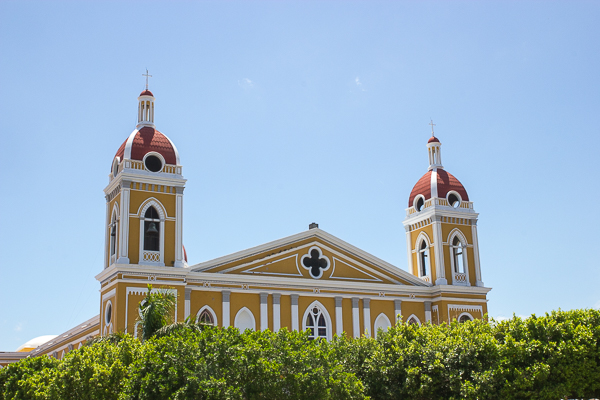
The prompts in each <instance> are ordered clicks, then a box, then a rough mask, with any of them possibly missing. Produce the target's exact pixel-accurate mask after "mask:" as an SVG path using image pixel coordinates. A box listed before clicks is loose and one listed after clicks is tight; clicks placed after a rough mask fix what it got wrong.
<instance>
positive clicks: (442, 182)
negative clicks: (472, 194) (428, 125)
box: [408, 138, 469, 207]
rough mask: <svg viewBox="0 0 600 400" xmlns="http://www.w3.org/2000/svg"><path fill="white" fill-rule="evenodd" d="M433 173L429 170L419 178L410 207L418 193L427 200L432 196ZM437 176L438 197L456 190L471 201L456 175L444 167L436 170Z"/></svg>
mask: <svg viewBox="0 0 600 400" xmlns="http://www.w3.org/2000/svg"><path fill="white" fill-rule="evenodd" d="M432 139H434V138H432ZM430 140H431V139H430ZM433 173H434V172H433V171H427V172H426V173H425V175H423V176H422V177H421V179H419V181H418V182H417V184H416V185H415V187H413V190H412V191H411V192H410V197H409V198H408V206H409V207H412V206H413V201H414V199H415V197H417V195H419V194H422V195H423V196H425V200H428V199H430V198H431V185H432V183H431V174H433ZM436 176H437V179H436V181H435V182H434V183H435V184H436V185H437V192H438V197H441V198H445V197H446V195H447V194H448V192H450V191H452V190H454V191H455V192H457V193H458V194H460V197H461V198H462V200H463V201H469V195H468V194H467V190H466V189H465V187H464V186H463V185H462V183H460V181H459V180H458V179H456V178H455V177H454V175H452V174H451V173H449V172H446V171H445V170H443V169H438V170H437V171H436Z"/></svg>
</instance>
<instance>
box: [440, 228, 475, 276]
mask: <svg viewBox="0 0 600 400" xmlns="http://www.w3.org/2000/svg"><path fill="white" fill-rule="evenodd" d="M455 228H457V229H458V230H460V231H461V233H462V234H463V235H464V237H465V238H466V239H467V244H469V245H472V244H473V232H472V229H471V226H470V225H458V224H450V223H443V224H442V237H443V239H444V242H448V239H449V235H450V233H451V232H452V231H453V230H454V229H455ZM451 244H452V243H448V244H447V245H445V246H444V267H445V270H446V279H448V284H450V285H451V284H452V272H453V271H452V251H451V250H452V248H451V247H450V245H451ZM466 252H467V264H468V265H467V267H468V271H469V282H470V284H471V286H475V285H476V284H477V278H476V276H475V252H474V248H473V247H467V248H466Z"/></svg>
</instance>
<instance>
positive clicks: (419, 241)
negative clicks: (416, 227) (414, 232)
mask: <svg viewBox="0 0 600 400" xmlns="http://www.w3.org/2000/svg"><path fill="white" fill-rule="evenodd" d="M423 242H425V245H426V248H425V250H423V251H426V252H427V257H429V271H427V274H425V275H423V259H422V257H421V253H422V251H421V244H422V243H423ZM416 244H417V245H416V248H415V252H416V253H417V272H418V275H417V276H418V277H419V278H421V279H423V280H424V281H425V282H430V283H431V282H432V277H431V274H432V272H431V270H432V269H433V262H432V261H431V242H430V241H429V238H428V237H427V235H426V234H425V233H424V232H421V233H420V234H419V236H418V237H417V241H416Z"/></svg>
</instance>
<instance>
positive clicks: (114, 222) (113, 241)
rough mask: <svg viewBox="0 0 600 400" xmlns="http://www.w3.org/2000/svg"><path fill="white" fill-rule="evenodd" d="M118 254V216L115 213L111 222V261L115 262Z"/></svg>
mask: <svg viewBox="0 0 600 400" xmlns="http://www.w3.org/2000/svg"><path fill="white" fill-rule="evenodd" d="M116 253H117V214H116V213H114V212H113V215H112V219H111V222H110V261H111V263H113V262H115V260H114V258H115V254H116Z"/></svg>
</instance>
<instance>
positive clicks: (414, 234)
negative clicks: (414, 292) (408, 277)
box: [411, 225, 440, 282]
mask: <svg viewBox="0 0 600 400" xmlns="http://www.w3.org/2000/svg"><path fill="white" fill-rule="evenodd" d="M421 232H424V233H425V234H426V235H427V236H428V238H429V244H430V245H431V243H432V242H433V240H434V239H433V226H432V225H427V226H424V227H422V228H419V229H415V230H414V231H412V232H411V241H412V244H411V249H412V250H415V249H416V248H417V246H418V243H417V241H420V239H419V234H420V233H421ZM438 245H440V244H439V243H435V242H434V246H438ZM412 260H413V261H412V264H413V270H412V274H413V275H415V276H419V270H418V268H419V253H418V252H413V253H412ZM436 262H437V261H436V259H435V250H434V248H433V247H430V248H429V263H430V264H431V279H432V281H433V282H435V280H436V279H437V276H436V273H435V263H436Z"/></svg>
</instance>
